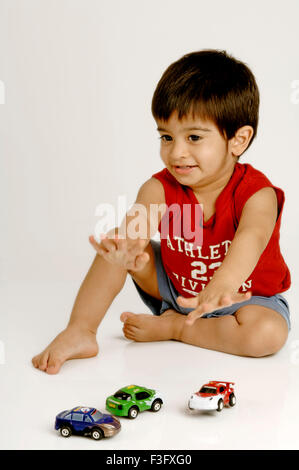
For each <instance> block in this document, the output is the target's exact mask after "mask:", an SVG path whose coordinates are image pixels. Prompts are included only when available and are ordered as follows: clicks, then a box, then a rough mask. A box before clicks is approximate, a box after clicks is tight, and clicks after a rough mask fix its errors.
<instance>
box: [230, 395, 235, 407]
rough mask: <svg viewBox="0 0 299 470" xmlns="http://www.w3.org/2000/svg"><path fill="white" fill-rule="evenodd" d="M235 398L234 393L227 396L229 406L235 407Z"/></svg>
mask: <svg viewBox="0 0 299 470" xmlns="http://www.w3.org/2000/svg"><path fill="white" fill-rule="evenodd" d="M236 401H237V400H236V396H235V394H234V393H231V394H230V396H229V406H235V404H236Z"/></svg>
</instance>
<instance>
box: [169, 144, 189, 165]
mask: <svg viewBox="0 0 299 470" xmlns="http://www.w3.org/2000/svg"><path fill="white" fill-rule="evenodd" d="M169 156H170V157H171V159H172V160H173V161H175V162H177V161H178V160H181V159H184V158H188V156H189V151H188V148H187V145H186V144H185V143H184V142H173V144H172V146H171V149H170V154H169Z"/></svg>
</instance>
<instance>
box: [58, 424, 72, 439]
mask: <svg viewBox="0 0 299 470" xmlns="http://www.w3.org/2000/svg"><path fill="white" fill-rule="evenodd" d="M60 434H61V435H62V437H70V436H71V435H72V430H71V428H70V427H69V426H62V427H61V428H60Z"/></svg>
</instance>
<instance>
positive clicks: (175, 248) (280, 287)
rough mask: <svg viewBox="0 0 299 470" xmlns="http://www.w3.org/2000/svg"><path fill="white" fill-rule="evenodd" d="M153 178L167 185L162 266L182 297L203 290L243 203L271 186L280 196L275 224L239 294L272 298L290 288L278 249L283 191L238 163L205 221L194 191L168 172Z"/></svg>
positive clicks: (229, 239)
mask: <svg viewBox="0 0 299 470" xmlns="http://www.w3.org/2000/svg"><path fill="white" fill-rule="evenodd" d="M153 177H155V178H157V179H158V180H159V181H161V183H162V184H163V187H164V192H165V202H166V204H167V208H168V210H167V211H166V213H165V214H164V216H163V217H162V220H161V222H160V224H159V232H160V234H161V256H162V262H163V265H164V268H165V271H166V273H167V275H168V277H169V278H170V280H171V281H172V283H173V285H174V287H175V288H176V290H177V291H178V292H179V294H181V295H183V296H185V297H190V296H191V295H197V294H198V293H199V292H200V291H201V290H202V289H204V288H205V286H206V285H207V284H208V282H209V281H210V279H211V278H212V277H213V274H214V273H215V271H216V270H217V269H218V268H219V266H220V265H221V263H222V261H223V259H224V257H225V255H226V253H227V250H228V249H229V246H230V244H231V242H232V240H233V238H234V235H235V232H236V230H237V228H238V224H239V220H240V217H241V213H242V209H243V207H244V204H245V203H246V201H247V200H248V199H249V198H250V197H251V196H252V195H253V194H254V193H255V192H257V191H259V190H260V189H262V188H264V187H269V186H270V187H272V188H274V190H275V192H276V196H277V202H278V216H277V220H276V225H275V228H274V230H273V233H272V236H271V238H270V240H269V242H268V245H267V247H266V248H265V250H264V251H263V253H262V255H261V256H260V259H259V261H258V263H257V265H256V267H255V269H254V270H253V272H252V273H251V275H250V276H249V278H248V279H247V280H246V281H245V282H244V283H243V284H242V285H241V287H240V289H239V292H246V291H247V290H249V291H251V292H252V295H262V296H271V295H274V294H278V293H280V292H284V291H286V290H287V289H288V288H289V287H290V285H291V278H290V272H289V269H288V267H287V265H286V263H285V261H284V259H283V257H282V254H281V252H280V247H279V230H280V224H281V216H282V210H283V206H284V200H285V198H284V192H283V191H282V190H281V189H280V188H278V187H276V186H273V185H272V183H271V182H270V181H269V180H268V178H267V177H266V176H265V175H264V174H263V173H262V172H260V171H258V170H256V169H255V168H253V167H252V166H251V165H250V164H248V163H244V164H241V163H236V165H235V168H234V172H233V174H232V176H231V178H230V180H229V182H228V183H227V185H226V186H225V188H224V189H223V190H222V192H221V193H220V194H219V196H218V198H217V200H216V205H215V206H216V211H215V213H214V214H213V215H212V217H210V219H209V220H207V221H206V222H204V221H203V216H202V211H201V206H200V205H199V203H198V201H197V199H196V196H195V194H194V193H193V191H192V189H191V188H189V187H188V186H184V185H181V184H180V183H178V181H177V180H176V179H175V178H174V177H173V176H172V175H171V173H170V172H169V171H168V170H167V169H166V168H164V170H162V171H160V172H158V173H155V174H154V175H153ZM188 204H189V206H186V205H188ZM184 205H185V206H184ZM170 206H172V208H174V210H170ZM184 208H185V209H186V208H188V210H185V209H184ZM197 209H200V212H196V211H197ZM203 210H204V207H203ZM165 217H167V221H169V223H168V224H167V223H165ZM186 227H189V229H190V230H186ZM186 232H187V233H186ZM249 249H250V248H249ZM240 262H242V260H240Z"/></svg>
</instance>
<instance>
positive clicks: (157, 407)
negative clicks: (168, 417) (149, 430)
mask: <svg viewBox="0 0 299 470" xmlns="http://www.w3.org/2000/svg"><path fill="white" fill-rule="evenodd" d="M161 407H162V400H159V399H157V400H155V401H154V402H153V403H152V406H151V410H152V411H160V410H161Z"/></svg>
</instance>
